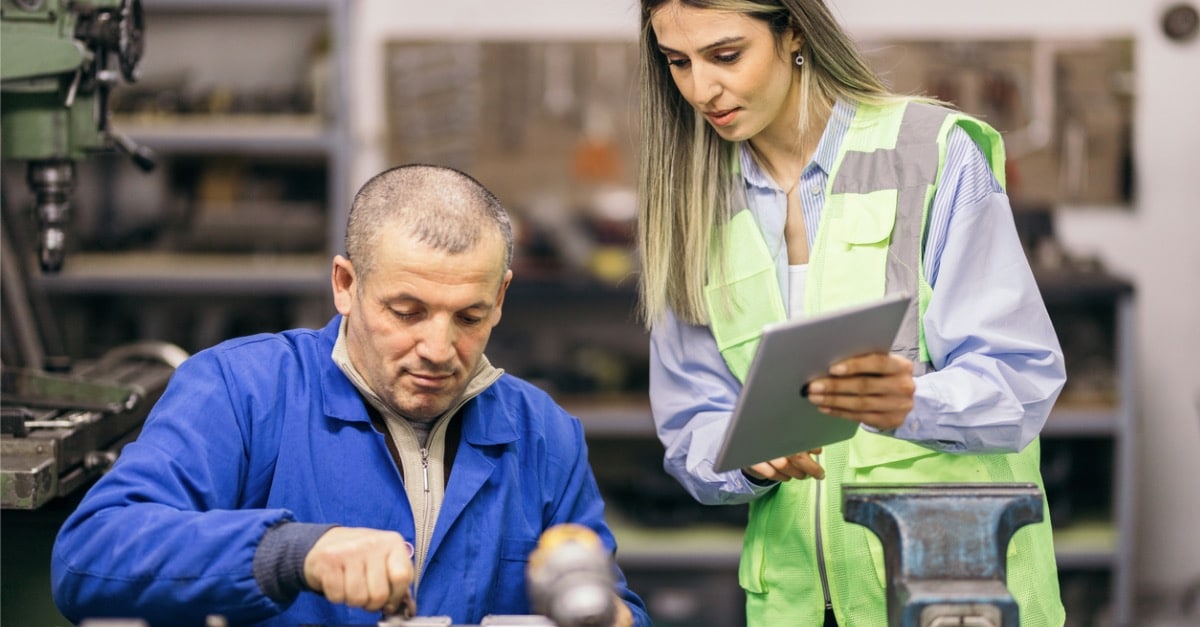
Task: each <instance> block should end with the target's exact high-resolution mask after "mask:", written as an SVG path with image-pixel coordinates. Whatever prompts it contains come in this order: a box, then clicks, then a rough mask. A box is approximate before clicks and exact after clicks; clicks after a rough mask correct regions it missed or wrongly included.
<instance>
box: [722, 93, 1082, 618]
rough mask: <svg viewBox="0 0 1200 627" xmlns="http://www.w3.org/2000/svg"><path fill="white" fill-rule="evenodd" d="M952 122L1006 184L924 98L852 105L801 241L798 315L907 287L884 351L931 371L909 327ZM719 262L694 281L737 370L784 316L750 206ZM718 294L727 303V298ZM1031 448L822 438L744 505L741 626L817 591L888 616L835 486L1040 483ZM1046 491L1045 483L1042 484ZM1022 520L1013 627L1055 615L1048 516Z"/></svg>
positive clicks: (986, 129) (821, 597)
mask: <svg viewBox="0 0 1200 627" xmlns="http://www.w3.org/2000/svg"><path fill="white" fill-rule="evenodd" d="M955 126H959V127H961V128H963V129H964V130H966V132H967V133H968V134H969V135H970V136H971V138H972V139H973V140H974V141H975V142H976V143H977V144H978V145H979V146H980V148H981V149H982V150H983V152H984V154H985V155H987V157H988V159H989V161H990V164H991V167H992V171H993V172H994V173H995V175H996V177H997V178H998V179H999V180H1000V182H1001V184H1003V183H1004V147H1003V143H1002V141H1001V139H1000V136H999V134H998V133H996V131H995V130H994V129H992V128H991V127H990V126H988V125H986V124H984V123H983V122H980V121H978V120H975V119H973V118H971V117H968V116H966V115H963V114H961V113H957V112H953V111H950V110H947V109H944V108H941V107H936V106H932V105H928V104H923V103H907V104H891V105H883V106H869V105H859V106H858V109H857V111H856V113H855V116H854V119H853V121H852V122H851V124H850V128H849V130H848V132H847V134H846V137H845V139H844V140H843V143H842V146H841V150H840V154H839V155H838V157H837V160H836V162H835V164H834V166H833V172H832V173H831V175H830V179H829V183H828V188H827V190H826V193H827V198H826V202H825V207H824V209H823V211H822V214H821V221H820V224H819V226H818V228H817V233H816V238H815V243H814V245H813V248H812V252H811V256H810V260H809V270H808V283H807V287H806V291H805V312H806V314H809V315H811V314H815V313H820V312H822V311H828V310H831V309H836V308H839V307H843V306H848V305H852V304H856V303H861V302H865V301H869V300H873V299H877V298H880V297H882V296H884V295H886V294H891V293H894V292H908V293H914V292H915V293H917V294H918V296H919V297H918V298H916V299H914V304H913V307H912V310H911V311H910V312H909V313H908V315H907V316H906V318H905V322H904V323H903V325H902V328H901V332H900V333H899V334H898V336H897V342H896V345H894V346H893V349H892V350H893V352H895V353H899V354H904V355H906V356H908V357H910V358H911V359H913V361H914V362H915V372H916V373H918V374H923V373H924V372H927V371H928V370H929V369H930V365H929V357H928V352H927V350H926V347H925V340H924V333H923V329H922V327H921V324H920V320H921V319H922V317H923V313H924V311H925V306H926V304H927V303H928V301H929V296H930V294H931V288H930V286H929V284H928V283H927V282H926V280H925V276H924V273H923V272H922V271H921V268H923V263H922V262H923V258H922V257H923V251H922V246H923V243H924V237H923V234H924V231H925V223H926V220H927V214H928V211H929V207H930V206H931V205H932V199H933V194H934V191H935V190H936V184H937V181H938V178H939V175H940V173H941V171H942V167H943V165H944V162H945V155H946V142H947V138H948V137H949V134H950V130H951V129H952V128H953V127H955ZM714 237H720V238H724V240H723V242H724V246H723V247H721V248H720V250H723V251H725V255H724V259H723V261H724V269H723V270H722V271H719V272H718V271H717V266H716V264H717V263H720V262H721V261H722V260H721V259H714V260H713V265H712V267H710V269H709V277H710V278H709V284H708V285H707V286H706V299H707V309H708V313H709V318H710V321H711V322H710V325H711V328H712V332H713V335H714V337H715V338H716V340H717V346H718V348H719V349H720V350H721V354H722V356H723V357H724V359H725V362H726V364H727V365H728V366H729V368H730V370H731V372H732V373H733V374H734V375H735V376H736V377H737V378H738V379H739V380H743V379H744V377H745V375H746V372H747V370H748V368H749V365H750V360H751V359H752V358H753V355H754V350H755V348H756V347H757V345H758V340H759V338H760V336H761V332H762V328H763V325H765V324H767V323H770V322H776V321H779V320H783V319H785V318H786V317H787V315H786V309H785V307H784V303H783V297H782V292H781V290H780V286H779V280H778V278H777V274H776V267H775V262H774V260H773V259H772V257H771V254H770V252H769V251H768V250H767V246H766V243H765V241H764V239H763V236H762V232H761V230H760V229H759V228H758V225H757V224H756V223H755V221H754V218H753V216H752V215H751V213H750V212H749V211H741V212H739V213H738V214H736V215H735V216H734V217H733V218H732V219H731V220H730V221H729V222H728V223H727V224H725V225H723V226H721V227H720V228H718V230H717V232H716V233H715V234H714ZM728 303H733V304H732V306H731V305H729V304H728ZM1039 460H1040V444H1039V441H1038V440H1037V439H1035V440H1034V441H1033V442H1032V443H1031V444H1030V445H1029V446H1028V447H1026V448H1025V450H1023V451H1021V452H1020V453H1015V454H988V455H981V454H950V453H943V452H939V451H936V450H933V449H929V448H925V447H923V446H920V445H917V444H914V443H911V442H907V441H904V440H899V439H896V438H894V437H891V436H888V435H880V434H876V433H872V432H870V431H867V430H864V429H860V430H859V431H858V433H857V434H856V435H855V436H854V437H853V438H851V439H850V440H848V441H846V442H840V443H837V444H834V445H831V446H828V447H825V450H824V452H823V453H822V454H821V455H820V459H819V461H820V462H821V464H822V466H824V468H825V471H826V478H825V480H823V481H815V480H811V479H809V480H804V481H789V482H785V483H782V484H780V485H779V486H778V488H777V489H775V490H773V491H772V492H770V493H768V494H767V495H765V496H763V497H762V498H760V499H758V500H757V501H755V502H754V503H752V504H751V506H750V519H749V522H748V525H747V528H746V534H745V539H744V543H743V548H742V559H741V563H740V567H739V572H738V578H739V580H740V582H741V585H742V587H743V588H744V589H745V591H746V596H747V606H746V613H747V620H748V622H749V625H750V626H751V627H757V626H762V627H776V626H784V625H788V626H790V625H820V624H821V623H822V620H823V618H824V612H825V602H826V601H825V594H826V590H827V591H828V594H829V599H830V601H831V602H832V604H833V610H834V613H835V614H836V616H837V619H838V623H839V625H841V626H842V627H883V626H885V625H887V607H886V596H885V585H886V579H885V571H884V561H883V549H882V546H881V544H880V542H879V539H878V538H877V537H876V536H875V535H874V533H872V532H871V531H870V530H868V529H867V528H866V527H863V526H860V525H857V524H852V523H847V522H845V520H844V519H843V517H842V508H841V501H842V485H843V484H845V483H941V482H1030V483H1035V484H1037V485H1038V486H1039V487H1040V486H1042V479H1041V471H1040V469H1039ZM1043 492H1044V489H1043ZM1045 511H1046V512H1047V514H1046V515H1045V519H1044V521H1043V522H1042V523H1038V524H1034V525H1028V526H1026V527H1023V528H1022V529H1020V530H1019V531H1017V533H1016V534H1015V535H1014V537H1013V540H1012V542H1011V543H1010V545H1009V548H1008V565H1007V577H1008V588H1009V590H1010V591H1011V592H1012V594H1013V596H1014V597H1015V598H1016V599H1017V602H1018V606H1019V607H1020V615H1021V624H1022V625H1023V626H1024V627H1040V626H1045V627H1059V626H1061V625H1062V624H1063V622H1064V621H1065V613H1064V610H1063V606H1062V602H1061V599H1060V596H1059V588H1058V573H1057V566H1056V563H1055V558H1054V544H1053V537H1052V534H1051V528H1050V522H1049V513H1048V512H1049V509H1048V506H1047V509H1046V510H1045Z"/></svg>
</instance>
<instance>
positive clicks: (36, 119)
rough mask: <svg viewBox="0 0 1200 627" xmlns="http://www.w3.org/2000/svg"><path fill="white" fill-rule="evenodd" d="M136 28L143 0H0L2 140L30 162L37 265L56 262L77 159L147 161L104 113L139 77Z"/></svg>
mask: <svg viewBox="0 0 1200 627" xmlns="http://www.w3.org/2000/svg"><path fill="white" fill-rule="evenodd" d="M143 33H144V22H143V17H142V5H141V1H140V0H86V1H82V2H80V1H74V0H0V36H2V38H0V54H2V57H0V58H2V59H3V61H2V62H0V144H2V146H3V156H4V159H6V160H19V161H24V162H27V164H28V165H27V167H28V174H27V181H28V184H29V186H30V187H31V188H32V190H33V192H34V194H35V196H36V201H35V202H36V207H35V208H34V213H35V216H36V220H37V224H38V227H39V230H40V233H39V237H38V247H37V248H38V260H39V263H40V265H41V267H42V269H43V270H44V271H47V272H57V271H58V270H59V269H61V267H62V264H63V258H64V255H65V252H66V239H67V223H68V221H69V217H70V203H69V197H70V193H71V187H72V182H73V179H74V163H75V161H77V160H79V159H82V158H84V157H85V156H87V155H88V154H90V153H93V152H97V151H103V150H112V149H114V148H115V149H119V150H123V151H125V152H127V153H129V154H130V155H131V156H132V157H133V160H134V162H135V163H137V164H138V166H140V167H142V168H143V169H146V170H149V169H151V168H153V167H154V160H153V155H152V154H151V153H150V152H149V151H148V150H147V149H145V148H144V147H139V146H137V145H135V144H134V142H133V141H131V140H130V139H129V138H128V137H126V136H125V135H122V134H121V133H119V132H117V131H116V130H115V129H113V127H112V124H111V123H110V120H109V115H108V95H109V91H110V90H111V89H112V88H113V86H115V85H117V84H118V83H120V82H121V80H122V79H124V80H125V81H129V82H132V81H134V80H136V78H137V70H138V64H139V62H140V61H141V58H142V49H143V41H144V40H143Z"/></svg>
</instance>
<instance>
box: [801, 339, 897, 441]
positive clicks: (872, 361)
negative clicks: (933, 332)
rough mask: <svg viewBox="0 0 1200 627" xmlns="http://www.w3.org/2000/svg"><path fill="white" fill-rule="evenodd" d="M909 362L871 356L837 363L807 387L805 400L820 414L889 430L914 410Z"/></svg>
mask: <svg viewBox="0 0 1200 627" xmlns="http://www.w3.org/2000/svg"><path fill="white" fill-rule="evenodd" d="M915 390H916V383H915V382H914V381H913V365H912V362H911V361H909V360H907V359H905V358H903V357H899V356H897V355H891V354H887V353H872V354H869V355H862V356H859V357H851V358H849V359H845V360H843V361H839V362H838V363H836V364H834V365H833V366H832V367H831V368H830V369H829V374H828V375H827V376H824V377H820V378H818V379H814V380H812V381H811V382H809V384H808V400H809V401H811V402H812V403H813V404H814V405H816V406H817V408H818V409H820V410H821V411H822V412H824V413H826V414H829V415H831V416H838V417H840V418H846V419H849V420H855V421H858V422H861V423H863V424H865V425H870V426H872V427H875V428H876V429H879V430H881V431H889V430H892V429H895V428H897V427H899V426H900V425H902V424H904V418H905V417H906V416H908V412H910V411H912V408H913V392H914V391H915Z"/></svg>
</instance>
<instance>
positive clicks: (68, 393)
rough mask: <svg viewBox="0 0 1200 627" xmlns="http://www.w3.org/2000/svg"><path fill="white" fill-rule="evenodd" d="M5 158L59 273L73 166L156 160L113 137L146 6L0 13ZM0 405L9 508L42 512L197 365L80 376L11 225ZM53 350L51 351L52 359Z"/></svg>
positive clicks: (99, 367) (108, 357) (113, 366)
mask: <svg viewBox="0 0 1200 627" xmlns="http://www.w3.org/2000/svg"><path fill="white" fill-rule="evenodd" d="M0 35H2V39H0V54H2V55H3V56H2V59H3V61H2V63H0V145H2V146H3V158H4V159H6V160H20V161H27V162H28V175H27V182H28V184H29V185H30V187H31V188H32V190H33V191H34V194H35V205H36V206H35V214H36V215H35V217H36V222H37V226H38V229H39V231H40V232H39V237H38V244H37V248H38V250H37V258H38V265H39V266H40V267H41V270H42V271H44V272H57V271H58V270H60V269H61V267H62V263H63V257H64V255H65V252H66V238H67V236H66V229H67V223H68V218H69V206H70V205H69V202H68V196H69V194H70V192H71V188H72V184H73V178H74V164H75V161H77V160H79V159H82V158H84V157H86V156H87V155H88V154H90V153H93V152H97V151H101V150H109V149H112V148H114V147H115V148H119V149H121V150H124V151H126V152H127V153H129V154H130V155H131V156H132V157H133V159H134V162H135V163H137V164H138V165H139V166H141V167H142V168H143V169H149V168H151V167H153V165H154V162H153V160H152V159H151V155H150V153H149V152H148V151H146V150H145V149H142V148H138V147H137V146H135V145H134V144H133V142H132V141H130V140H129V138H127V137H125V136H123V135H121V134H119V133H117V132H116V131H114V130H113V129H112V128H111V127H110V125H109V120H108V95H109V90H110V89H111V88H112V87H113V86H114V85H116V84H117V83H118V82H120V80H121V79H122V78H124V80H126V81H133V80H134V79H135V78H136V75H137V68H138V64H139V62H140V61H141V57H142V44H143V20H142V5H141V2H140V1H139V0H91V1H90V2H73V1H70V0H0ZM3 217H4V228H3V229H2V235H3V237H2V240H3V247H2V248H3V264H2V266H0V269H2V271H3V279H4V280H3V294H4V300H3V313H4V324H3V325H2V327H0V328H2V330H3V340H4V341H3V344H2V348H3V350H2V354H3V396H2V397H0V398H2V403H0V409H2V416H3V433H2V434H0V456H2V459H0V467H2V473H0V506H2V507H3V508H4V509H17V510H32V509H38V508H40V507H42V506H43V505H45V504H46V503H48V502H49V501H51V500H52V499H54V498H56V497H60V496H65V495H67V494H69V493H70V492H73V491H75V490H76V489H79V488H81V487H83V486H86V485H87V484H88V483H89V482H90V481H91V480H93V479H95V477H96V476H98V475H99V474H101V473H103V472H105V471H106V470H108V468H109V467H110V466H112V464H113V462H114V461H115V460H116V457H117V454H118V453H119V452H120V448H121V447H122V446H124V444H125V443H127V442H129V441H131V440H132V439H133V438H135V437H136V436H137V433H138V432H139V430H140V427H141V424H142V421H143V420H145V416H146V414H147V413H148V412H149V410H150V407H151V406H152V405H153V404H154V401H155V400H157V398H158V396H159V395H160V394H161V393H162V391H163V389H164V388H165V387H166V383H167V380H168V379H169V378H170V376H171V373H172V372H174V370H175V367H176V366H178V365H179V363H180V362H182V361H183V359H185V358H186V357H187V354H186V353H185V352H184V351H183V350H182V349H180V348H178V347H176V346H173V345H169V344H164V343H160V342H148V343H139V344H131V345H127V346H121V347H118V348H116V349H114V350H112V351H110V352H109V353H107V354H105V355H104V356H103V357H101V358H100V359H99V360H98V361H91V362H88V363H84V364H82V365H81V366H78V367H75V366H73V365H72V364H71V361H70V360H69V359H67V358H66V356H65V355H62V354H61V353H60V352H59V351H58V350H56V349H57V348H58V346H57V344H58V343H59V342H57V341H55V339H56V334H55V333H54V328H55V324H54V320H53V319H52V316H51V315H50V312H49V311H48V305H47V304H46V303H45V302H44V300H43V299H42V298H41V297H42V294H41V293H40V292H38V291H37V290H36V289H31V287H30V281H29V276H30V274H31V273H30V272H29V271H28V269H27V268H26V265H27V264H26V257H27V256H28V255H27V253H28V254H29V255H31V254H32V252H33V251H32V250H25V248H24V247H23V246H22V245H23V244H24V243H25V238H23V237H20V236H19V234H20V233H21V231H20V230H17V231H16V233H17V234H16V235H14V231H13V229H12V228H10V227H12V226H13V225H12V224H10V222H9V218H10V216H9V214H8V212H7V211H5V213H4V216H3ZM47 345H49V346H50V348H51V350H49V351H47Z"/></svg>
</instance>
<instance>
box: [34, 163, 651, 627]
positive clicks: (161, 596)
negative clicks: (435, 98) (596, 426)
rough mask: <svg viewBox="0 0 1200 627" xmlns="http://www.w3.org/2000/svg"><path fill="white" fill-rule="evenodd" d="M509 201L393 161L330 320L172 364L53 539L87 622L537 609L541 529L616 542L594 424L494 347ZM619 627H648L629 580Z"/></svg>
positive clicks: (355, 217) (65, 600)
mask: <svg viewBox="0 0 1200 627" xmlns="http://www.w3.org/2000/svg"><path fill="white" fill-rule="evenodd" d="M512 247H513V243H512V228H511V225H510V223H509V221H508V217H507V215H506V213H505V211H504V209H503V207H502V206H501V205H500V203H499V201H498V200H497V199H496V198H495V197H494V196H493V195H492V194H491V193H490V192H489V191H488V190H486V189H485V188H484V187H483V186H482V185H480V184H479V183H478V182H477V181H475V180H474V179H472V178H471V177H469V176H467V175H465V174H463V173H461V172H458V171H456V170H452V169H448V168H442V167H436V166H426V165H414V166H402V167H399V168H395V169H392V170H388V171H386V172H384V173H382V174H380V175H378V176H376V177H375V178H373V179H372V180H370V181H368V182H367V183H366V184H365V185H364V186H363V187H362V189H361V190H359V192H358V194H357V195H356V196H355V199H354V203H353V205H352V206H351V209H350V218H349V224H348V226H347V230H346V255H345V256H344V257H343V256H340V255H339V256H337V257H335V258H334V260H333V276H332V283H333V294H334V302H335V305H336V307H337V310H338V314H339V315H337V316H335V317H334V318H333V320H332V321H330V323H329V324H328V325H326V327H325V328H324V329H321V330H311V329H296V330H291V331H286V332H283V333H279V334H272V335H266V334H264V335H256V336H251V337H246V338H240V339H234V340H230V341H227V342H224V343H222V344H220V345H218V346H216V347H213V348H211V349H208V350H205V351H202V352H200V353H197V354H196V355H195V356H193V357H192V358H191V359H190V360H188V361H187V362H186V363H184V364H183V365H182V366H181V367H180V368H179V369H178V370H177V371H176V373H175V376H174V378H173V379H172V381H171V383H170V385H169V386H168V388H167V390H166V392H165V393H164V395H163V397H162V398H161V400H160V401H159V402H158V404H157V405H156V406H155V408H154V410H153V411H152V413H151V414H150V416H149V418H148V419H147V421H146V424H145V427H144V429H143V431H142V433H141V435H140V436H139V438H138V440H137V441H136V442H134V443H132V444H130V445H129V446H128V447H126V448H125V450H124V451H123V452H122V454H121V457H120V458H119V460H118V462H117V464H116V465H115V466H114V468H113V469H112V471H111V472H109V473H108V474H107V475H106V476H105V477H103V478H102V479H101V480H100V481H99V482H98V483H97V484H96V485H95V486H94V487H93V488H92V489H91V490H90V491H89V493H88V494H87V496H86V497H85V498H84V500H83V502H82V503H81V504H80V505H79V508H78V509H77V510H76V511H75V512H74V513H73V514H72V516H71V517H70V518H69V519H68V520H67V521H66V523H65V524H64V525H63V528H62V530H61V531H60V533H59V536H58V539H57V541H56V543H55V547H54V553H53V564H52V575H53V585H54V597H55V601H56V603H57V604H58V606H59V609H60V610H61V611H62V612H63V614H64V615H65V616H66V617H68V618H70V619H72V620H79V619H83V618H87V617H100V616H136V617H142V618H145V619H148V620H149V621H150V622H151V623H153V624H167V625H180V624H189V623H202V622H203V621H204V618H205V616H206V615H211V614H218V615H222V616H224V617H225V618H226V619H227V620H228V621H230V622H231V623H234V624H246V623H258V624H279V625H284V624H286V625H296V624H302V623H308V624H311V623H324V624H350V623H359V624H375V623H377V622H378V621H379V620H380V618H381V612H382V613H383V615H390V614H396V613H402V612H405V611H406V610H411V609H412V605H413V604H414V601H415V606H416V611H417V612H419V613H420V614H421V615H428V616H435V615H436V616H449V617H451V618H452V619H453V620H454V622H455V623H478V622H479V621H480V620H481V619H482V618H483V617H484V616H486V615H489V614H492V615H497V614H528V613H531V611H532V610H531V608H530V606H529V601H528V598H527V594H526V588H525V567H526V564H527V561H528V556H529V554H530V552H531V551H533V549H534V548H535V546H536V544H537V541H538V538H539V536H540V535H541V533H542V532H543V531H544V530H546V529H547V528H549V527H551V526H554V525H557V524H560V523H567V522H573V523H579V524H582V525H584V526H586V527H589V528H591V529H592V530H593V531H595V532H596V534H598V536H599V537H600V538H601V540H602V541H603V543H604V544H605V545H606V546H607V547H608V549H609V550H612V551H615V541H614V539H613V536H612V533H611V532H610V531H609V529H608V527H607V524H606V523H605V520H604V504H603V501H602V500H601V497H600V494H599V492H598V490H597V487H596V482H595V478H594V476H593V474H592V472H591V468H590V467H589V466H588V461H587V449H586V446H585V443H584V438H583V431H582V427H581V425H580V423H579V421H578V420H575V419H574V418H572V417H570V416H569V415H568V414H566V412H565V411H563V410H562V409H561V408H560V407H559V406H557V405H556V404H555V403H554V402H553V401H552V400H551V399H550V398H549V397H548V396H547V395H546V394H544V393H543V392H541V391H539V390H538V389H536V388H535V387H533V386H532V385H530V384H528V383H526V382H524V381H522V380H520V379H517V378H515V377H513V376H511V375H505V374H504V373H503V371H502V370H499V369H497V368H495V367H493V366H492V365H491V364H490V363H489V362H488V360H487V358H486V357H485V356H484V354H483V352H484V348H485V346H486V345H487V341H488V337H489V336H490V334H491V331H492V329H493V328H494V327H495V326H496V324H497V323H498V322H499V321H500V312H501V306H502V305H503V303H504V294H505V291H506V290H507V288H508V285H509V282H510V281H511V279H512V271H511V270H510V269H509V265H510V263H511V261H512ZM615 580H616V586H615V589H614V594H616V595H618V596H619V599H618V601H619V602H617V603H616V607H617V620H616V622H615V624H618V625H630V624H638V625H648V624H649V618H648V617H647V615H646V612H645V609H644V606H643V604H642V601H641V600H640V599H639V598H638V597H637V596H636V595H635V594H633V593H632V592H630V591H629V590H628V589H627V588H626V586H625V580H624V577H623V576H622V575H621V574H620V573H619V572H617V573H616V579H615Z"/></svg>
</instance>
